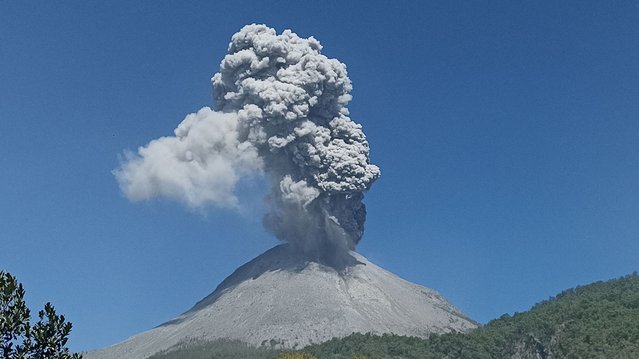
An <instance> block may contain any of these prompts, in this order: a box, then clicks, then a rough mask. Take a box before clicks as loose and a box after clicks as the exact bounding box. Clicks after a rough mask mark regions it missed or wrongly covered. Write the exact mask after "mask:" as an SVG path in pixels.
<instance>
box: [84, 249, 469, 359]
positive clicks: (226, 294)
mask: <svg viewBox="0 0 639 359" xmlns="http://www.w3.org/2000/svg"><path fill="white" fill-rule="evenodd" d="M475 327H476V325H475V324H474V322H472V321H471V320H469V319H468V318H466V317H465V316H464V315H463V314H462V313H461V312H460V311H459V310H457V309H456V308H455V307H454V306H452V305H451V304H449V303H448V302H447V301H446V300H445V299H444V298H443V297H442V296H440V295H439V294H438V293H437V292H435V291H433V290H431V289H428V288H425V287H422V286H419V285H416V284H413V283H410V282H407V281H405V280H403V279H401V278H399V277H397V276H395V275H394V274H392V273H390V272H388V271H386V270H384V269H382V268H380V267H378V266H376V265H375V264H373V263H371V262H369V261H368V260H367V259H366V258H364V257H363V256H361V255H359V254H357V253H355V252H351V254H350V258H349V262H348V263H347V265H345V266H344V267H342V268H333V267H331V266H328V265H324V264H322V263H320V262H318V261H315V260H311V259H309V258H307V257H304V256H303V255H302V254H299V253H298V252H296V251H293V250H292V249H291V248H290V247H289V246H288V245H280V246H277V247H275V248H273V249H271V250H269V251H267V252H265V253H264V254H262V255H260V256H259V257H257V258H255V259H254V260H252V261H250V262H249V263H247V264H245V265H243V266H242V267H240V268H239V269H237V270H236V271H235V272H234V273H233V274H232V275H231V276H229V277H228V278H227V279H225V280H224V281H223V282H222V283H221V284H220V285H219V286H218V288H217V289H216V290H215V291H214V292H213V293H211V294H210V295H209V296H208V297H206V298H204V299H203V300H202V301H200V302H199V303H197V304H196V305H195V306H194V307H193V308H192V309H191V310H189V311H188V312H186V313H184V314H182V315H181V316H179V317H178V318H176V319H174V320H172V321H169V322H167V323H165V324H162V325H160V326H159V327H157V328H154V329H152V330H149V331H147V332H144V333H141V334H138V335H136V336H134V337H132V338H129V339H128V340H126V341H124V342H122V343H120V344H117V345H114V346H112V347H109V348H105V349H102V350H99V351H96V352H92V353H88V354H86V355H85V357H86V358H89V359H111V358H114V359H115V358H124V357H126V358H129V359H137V358H140V359H142V358H147V357H149V356H150V355H152V354H154V353H157V352H159V351H162V350H165V349H168V348H170V347H171V346H174V345H176V344H178V343H180V342H184V341H188V340H215V339H220V338H226V339H234V340H240V341H243V342H246V343H249V344H251V345H254V346H263V347H271V348H302V347H304V346H306V345H308V344H312V343H320V342H323V341H326V340H329V339H331V338H333V337H344V336H347V335H349V334H351V333H354V332H355V333H368V332H370V333H378V334H382V333H395V334H399V335H410V336H418V337H427V336H428V335H429V334H430V333H445V332H451V331H460V332H464V331H467V330H469V329H472V328H475Z"/></svg>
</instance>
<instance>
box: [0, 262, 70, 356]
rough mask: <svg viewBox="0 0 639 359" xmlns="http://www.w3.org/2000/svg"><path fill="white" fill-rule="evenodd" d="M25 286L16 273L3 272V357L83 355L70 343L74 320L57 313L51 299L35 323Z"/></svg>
mask: <svg viewBox="0 0 639 359" xmlns="http://www.w3.org/2000/svg"><path fill="white" fill-rule="evenodd" d="M24 293H25V292H24V287H23V286H22V284H21V283H19V282H18V281H17V280H16V278H15V277H14V276H12V275H11V274H9V273H7V272H4V271H2V272H0V357H1V358H2V359H45V358H46V359H80V358H82V356H81V355H79V354H71V353H70V352H69V349H68V348H67V347H66V344H67V340H68V337H69V333H70V332H71V327H72V325H71V323H70V322H67V321H65V318H64V316H63V315H57V314H56V312H55V309H54V307H53V305H51V303H47V304H45V306H44V309H43V310H41V311H40V312H39V313H38V318H39V319H38V321H37V322H36V323H35V324H34V325H31V311H30V310H29V308H27V305H26V303H25V301H24Z"/></svg>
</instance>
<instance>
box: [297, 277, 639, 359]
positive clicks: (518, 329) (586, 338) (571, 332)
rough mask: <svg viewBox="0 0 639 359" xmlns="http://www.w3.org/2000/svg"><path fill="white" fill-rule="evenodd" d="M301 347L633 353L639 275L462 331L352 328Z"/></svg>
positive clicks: (487, 353)
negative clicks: (419, 333)
mask: <svg viewBox="0 0 639 359" xmlns="http://www.w3.org/2000/svg"><path fill="white" fill-rule="evenodd" d="M304 351H306V352H308V353H311V354H313V355H315V356H317V357H318V358H331V359H333V358H335V359H338V358H349V359H351V358H353V357H354V356H355V355H366V356H369V357H370V358H469V359H470V358H477V359H480V358H481V359H483V358H521V359H524V358H546V359H550V358H582V359H585V358H639V275H637V274H636V273H634V274H632V275H629V276H626V277H622V278H620V279H616V280H611V281H608V282H597V283H593V284H590V285H587V286H583V287H577V288H574V289H569V290H567V291H564V292H562V293H561V294H559V295H557V296H556V297H555V298H551V299H549V300H547V301H544V302H541V303H539V304H537V305H535V306H534V307H533V308H532V309H531V310H529V311H527V312H524V313H518V314H515V315H513V316H510V315H504V316H502V317H501V318H499V319H496V320H493V321H491V322H490V323H488V324H486V325H485V326H483V327H480V328H478V329H476V330H474V331H472V332H470V333H467V334H460V333H451V334H443V335H433V336H431V337H430V338H429V339H426V340H424V339H419V338H409V337H402V336H396V335H382V336H374V335H370V334H353V335H351V336H349V337H346V338H342V339H333V340H330V341H328V342H325V343H323V344H318V345H313V346H310V347H306V348H304Z"/></svg>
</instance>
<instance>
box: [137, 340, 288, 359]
mask: <svg viewBox="0 0 639 359" xmlns="http://www.w3.org/2000/svg"><path fill="white" fill-rule="evenodd" d="M280 354H282V352H280V351H276V350H270V349H266V348H255V347H252V346H249V345H248V344H246V343H244V342H241V341H239V340H229V339H219V340H215V341H211V342H198V341H192V342H184V343H180V344H178V345H176V346H175V347H172V348H170V349H168V350H166V351H163V352H160V353H158V354H155V355H153V356H151V357H149V359H279V358H278V357H279V355H280Z"/></svg>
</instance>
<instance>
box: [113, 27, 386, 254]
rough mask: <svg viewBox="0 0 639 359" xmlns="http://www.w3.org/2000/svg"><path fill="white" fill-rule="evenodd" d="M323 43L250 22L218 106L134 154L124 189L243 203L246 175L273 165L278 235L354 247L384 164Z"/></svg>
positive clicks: (122, 171) (236, 45)
mask: <svg viewBox="0 0 639 359" xmlns="http://www.w3.org/2000/svg"><path fill="white" fill-rule="evenodd" d="M321 49H322V46H321V45H320V43H319V42H318V41H317V40H315V39H314V38H313V37H310V38H308V39H304V38H300V37H299V36H297V35H296V34H295V33H293V32H291V31H290V30H286V31H284V32H283V33H282V34H280V35H277V34H276V32H275V30H273V29H271V28H268V27H267V26H264V25H248V26H245V27H244V28H243V29H242V30H240V31H239V32H238V33H236V34H235V35H233V37H232V41H231V43H230V44H229V52H228V54H227V55H226V56H225V57H224V60H223V61H222V63H221V65H220V71H219V72H218V73H217V74H215V76H213V79H212V82H213V94H214V98H215V109H214V110H211V109H210V108H208V107H205V108H203V109H201V110H200V111H198V112H197V113H196V114H190V115H188V116H187V117H186V118H185V119H184V121H183V122H182V123H181V124H180V125H179V126H178V128H177V129H176V130H175V136H172V137H163V138H160V139H157V140H154V141H151V142H150V143H149V144H148V145H146V146H144V147H141V148H140V149H139V150H138V153H137V154H128V155H127V156H126V159H125V161H124V162H123V164H122V165H121V167H120V168H119V169H117V170H115V171H114V173H115V176H116V178H117V180H118V182H119V184H120V187H121V188H122V191H123V192H124V194H125V195H126V196H127V197H128V198H129V199H131V200H143V199H149V198H152V197H156V196H164V197H170V198H174V199H177V200H179V201H182V202H184V203H186V204H187V205H189V206H192V207H202V206H206V205H216V206H220V207H234V206H237V205H238V203H237V202H238V200H237V198H236V197H235V195H234V192H233V191H234V188H235V185H236V184H237V182H238V180H239V179H240V178H242V177H243V176H249V175H252V174H256V173H265V174H266V175H267V176H268V177H269V178H270V179H271V180H272V189H271V192H270V194H269V195H268V197H267V203H268V206H269V211H268V213H267V215H266V216H265V218H264V224H265V227H266V228H267V229H268V230H269V231H271V232H272V233H273V234H275V236H277V238H279V239H281V240H283V241H287V242H289V243H291V244H293V245H294V246H296V247H297V248H299V249H301V250H303V251H305V252H306V253H308V254H310V255H316V256H318V257H323V256H325V255H331V256H332V255H334V254H336V253H337V254H339V253H346V251H347V250H349V249H354V247H355V245H356V244H357V243H358V242H359V240H360V239H361V237H362V234H363V230H364V221H365V218H366V209H365V206H364V204H363V203H362V199H363V193H364V192H365V191H366V190H368V189H369V188H370V186H371V184H372V183H373V182H374V181H375V180H376V179H377V178H378V177H379V175H380V172H379V168H378V167H377V166H375V165H372V164H370V161H369V146H368V142H367V141H366V136H365V135H364V133H363V132H362V128H361V126H360V125H359V124H357V123H355V122H353V121H352V120H351V119H350V118H349V117H348V116H349V112H348V109H347V108H346V105H347V104H348V102H349V101H350V100H351V95H350V94H349V93H350V91H351V89H352V86H351V81H350V80H349V78H348V76H347V73H346V66H345V65H344V64H342V63H340V62H339V61H338V60H336V59H329V58H327V57H326V56H324V55H322V54H321Z"/></svg>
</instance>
